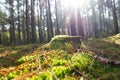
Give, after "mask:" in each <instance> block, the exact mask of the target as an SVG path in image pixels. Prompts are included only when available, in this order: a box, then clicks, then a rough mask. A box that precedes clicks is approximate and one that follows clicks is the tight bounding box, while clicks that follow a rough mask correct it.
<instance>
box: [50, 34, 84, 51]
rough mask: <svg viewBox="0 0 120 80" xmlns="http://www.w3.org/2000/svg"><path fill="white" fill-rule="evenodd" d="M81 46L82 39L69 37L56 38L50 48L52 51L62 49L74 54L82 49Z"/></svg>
mask: <svg viewBox="0 0 120 80" xmlns="http://www.w3.org/2000/svg"><path fill="white" fill-rule="evenodd" d="M81 45H82V43H81V37H79V36H68V35H59V36H55V37H54V38H52V40H51V41H50V43H49V47H50V48H51V49H53V50H56V49H61V50H65V51H67V52H68V53H73V52H75V51H77V49H78V48H80V47H81Z"/></svg>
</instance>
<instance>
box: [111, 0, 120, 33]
mask: <svg viewBox="0 0 120 80" xmlns="http://www.w3.org/2000/svg"><path fill="white" fill-rule="evenodd" d="M112 12H113V20H114V28H115V34H118V33H119V28H118V19H117V14H116V5H115V0H113V6H112Z"/></svg>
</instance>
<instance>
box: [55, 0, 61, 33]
mask: <svg viewBox="0 0 120 80" xmlns="http://www.w3.org/2000/svg"><path fill="white" fill-rule="evenodd" d="M57 5H58V1H57V0H55V15H56V35H59V34H60V29H59V24H58V6H57Z"/></svg>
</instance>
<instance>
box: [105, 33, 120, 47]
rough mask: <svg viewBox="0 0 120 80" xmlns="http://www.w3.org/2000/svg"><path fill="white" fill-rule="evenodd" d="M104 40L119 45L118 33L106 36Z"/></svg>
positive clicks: (119, 36) (119, 37)
mask: <svg viewBox="0 0 120 80" xmlns="http://www.w3.org/2000/svg"><path fill="white" fill-rule="evenodd" d="M104 41H107V42H110V43H114V44H117V45H120V33H119V34H117V35H114V36H110V37H108V38H105V39H104Z"/></svg>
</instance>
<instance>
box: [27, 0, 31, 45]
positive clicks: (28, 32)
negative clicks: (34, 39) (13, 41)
mask: <svg viewBox="0 0 120 80" xmlns="http://www.w3.org/2000/svg"><path fill="white" fill-rule="evenodd" d="M29 19H30V18H29V0H26V32H27V43H30V25H29V23H30V21H29Z"/></svg>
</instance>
